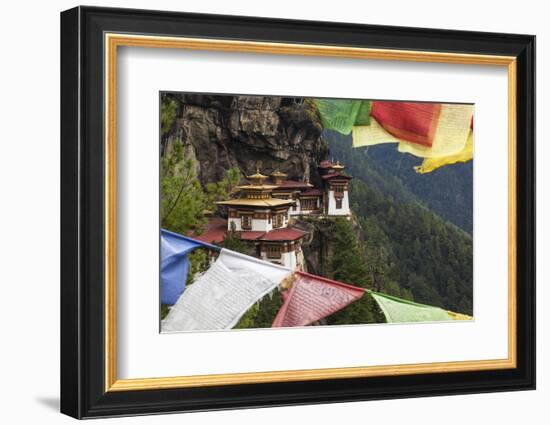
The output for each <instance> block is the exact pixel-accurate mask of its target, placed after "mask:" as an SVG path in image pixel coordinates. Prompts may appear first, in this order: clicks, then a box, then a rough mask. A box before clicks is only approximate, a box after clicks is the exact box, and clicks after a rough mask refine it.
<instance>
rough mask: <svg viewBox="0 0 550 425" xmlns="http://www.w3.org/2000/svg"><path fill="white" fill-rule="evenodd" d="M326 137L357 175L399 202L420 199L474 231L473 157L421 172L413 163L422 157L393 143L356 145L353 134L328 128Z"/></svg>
mask: <svg viewBox="0 0 550 425" xmlns="http://www.w3.org/2000/svg"><path fill="white" fill-rule="evenodd" d="M323 137H324V138H325V139H326V140H327V141H328V143H329V146H330V153H331V155H333V156H334V158H335V159H339V160H340V161H342V162H344V163H345V164H346V166H347V169H348V171H349V173H350V174H351V175H352V176H353V177H354V178H356V179H359V180H362V181H364V182H367V183H368V184H369V186H370V187H372V188H373V189H376V190H378V191H379V192H380V193H382V194H384V195H385V196H391V197H392V198H393V199H394V200H395V201H397V202H411V201H413V202H414V201H416V202H421V203H423V204H424V205H426V206H427V207H428V208H429V209H430V210H432V211H434V212H435V213H437V214H438V215H440V216H441V217H443V218H444V219H446V220H448V221H450V222H451V223H453V224H456V225H457V226H458V227H460V228H462V229H463V230H465V231H467V232H468V233H470V234H471V233H472V226H473V212H472V211H473V209H472V204H473V161H470V162H468V163H458V164H453V165H448V166H446V167H442V168H440V169H438V170H435V171H433V172H431V173H428V174H418V173H416V172H415V171H414V168H413V167H414V166H416V165H420V164H421V163H422V159H421V158H417V157H415V156H413V155H410V154H405V153H400V152H398V151H397V148H396V145H394V144H386V145H378V146H371V147H363V148H353V147H352V145H351V136H344V135H341V134H339V133H336V132H333V131H325V132H324V133H323Z"/></svg>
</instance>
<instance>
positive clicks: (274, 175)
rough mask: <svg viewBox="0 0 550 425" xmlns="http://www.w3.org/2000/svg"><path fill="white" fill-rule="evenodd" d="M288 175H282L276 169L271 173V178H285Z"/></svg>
mask: <svg viewBox="0 0 550 425" xmlns="http://www.w3.org/2000/svg"><path fill="white" fill-rule="evenodd" d="M287 175H288V174H285V173H282V172H281V171H280V170H279V169H278V168H277V169H276V170H275V171H273V172H272V173H271V177H286V176H287Z"/></svg>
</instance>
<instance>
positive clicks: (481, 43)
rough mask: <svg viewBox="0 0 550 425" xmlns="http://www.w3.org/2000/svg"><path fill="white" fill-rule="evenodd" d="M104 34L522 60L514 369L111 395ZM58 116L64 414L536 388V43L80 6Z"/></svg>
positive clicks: (64, 36) (68, 21) (64, 25)
mask: <svg viewBox="0 0 550 425" xmlns="http://www.w3.org/2000/svg"><path fill="white" fill-rule="evenodd" d="M105 32H117V33H136V34H149V35H168V36H183V37H197V38H217V39H232V40H253V41H268V42H282V43H298V44H323V45H333V46H348V47H349V46H351V47H370V48H385V49H400V50H423V51H435V52H451V53H478V54H485V55H507V56H515V57H517V306H518V309H517V362H518V363H517V368H515V369H508V370H493V371H479V372H454V373H433V374H418V375H408V376H386V377H371V378H350V379H331V380H320V381H304V382H284V383H264V384H243V385H232V386H215V387H203V388H179V389H168V390H144V391H123V392H107V393H106V392H105V391H104V366H105V365H104V354H105V344H104V295H105V294H104V270H105V269H104V267H105V264H104V225H105V223H104V218H103V217H104V216H103V214H104V206H105V205H104V171H105V168H104V165H105V164H104V147H103V137H104V133H103V130H104V122H103V119H104V100H105V99H104V90H103V88H104V70H103V65H104V44H103V41H104V40H103V38H104V33H105ZM61 117H62V118H61V119H62V122H61V194H62V197H61V411H62V412H63V413H65V414H68V415H70V416H74V417H77V418H90V417H103V416H121V415H136V414H147V413H164V412H181V411H200V410H218V409H229V408H242V407H261V406H276V405H293V404H313V403H327V402H343V401H354V400H371V399H386V398H405V397H418V396H429V395H449V394H466V393H482V392H494V391H511V390H524V389H534V388H535V180H534V179H535V134H534V129H535V37H534V36H529V35H517V34H498V33H480V32H469V31H450V30H433V29H419V28H406V27H388V26H372V25H356V24H342V23H328V22H314V21H293V20H281V19H264V18H251V17H239V16H220V15H203V14H188V13H176V12H160V11H144V10H132V9H110V8H94V7H77V8H74V9H70V10H68V11H65V12H63V13H62V14H61ZM502 214H507V211H502Z"/></svg>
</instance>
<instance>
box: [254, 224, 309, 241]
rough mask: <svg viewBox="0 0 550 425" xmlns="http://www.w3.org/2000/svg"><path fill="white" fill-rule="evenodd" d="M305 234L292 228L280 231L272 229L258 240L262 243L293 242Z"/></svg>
mask: <svg viewBox="0 0 550 425" xmlns="http://www.w3.org/2000/svg"><path fill="white" fill-rule="evenodd" d="M306 234H307V232H304V231H302V230H298V229H294V228H292V227H285V228H282V229H274V230H271V231H270V232H267V233H266V234H264V235H263V236H262V237H261V238H260V240H262V241H295V240H297V239H300V238H301V237H303V236H304V235H306Z"/></svg>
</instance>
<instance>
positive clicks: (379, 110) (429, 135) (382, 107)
mask: <svg viewBox="0 0 550 425" xmlns="http://www.w3.org/2000/svg"><path fill="white" fill-rule="evenodd" d="M440 112H441V104H440V103H420V102H379V101H375V102H372V109H371V113H370V114H371V116H372V117H374V118H375V119H376V121H378V123H379V124H380V125H381V126H382V127H383V128H384V129H385V130H386V131H387V132H388V133H390V134H391V135H393V136H394V137H397V138H398V139H402V140H405V141H407V142H411V143H417V144H419V145H423V146H427V147H431V146H432V143H433V139H434V135H435V132H436V130H437V124H438V120H439V114H440Z"/></svg>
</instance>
